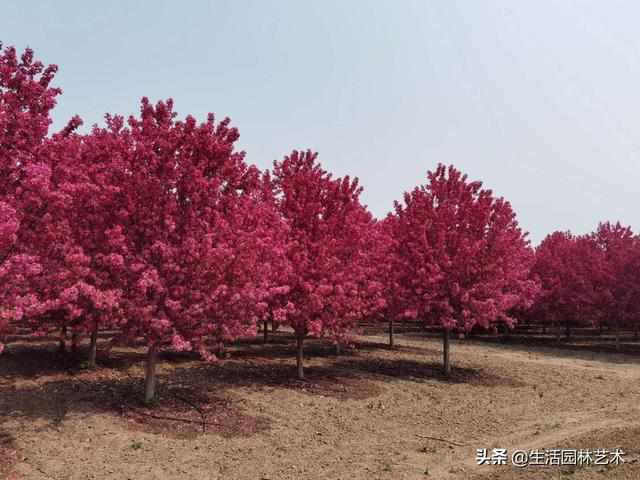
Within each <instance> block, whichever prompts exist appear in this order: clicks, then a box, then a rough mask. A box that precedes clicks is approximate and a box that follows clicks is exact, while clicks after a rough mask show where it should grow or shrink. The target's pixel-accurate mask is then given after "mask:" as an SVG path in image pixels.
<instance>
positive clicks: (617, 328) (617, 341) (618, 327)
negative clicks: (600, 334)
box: [614, 318, 620, 350]
mask: <svg viewBox="0 0 640 480" xmlns="http://www.w3.org/2000/svg"><path fill="white" fill-rule="evenodd" d="M614 326H615V330H616V350H620V324H619V323H618V319H617V318H616V323H615V325H614Z"/></svg>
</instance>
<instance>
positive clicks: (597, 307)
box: [532, 232, 611, 341]
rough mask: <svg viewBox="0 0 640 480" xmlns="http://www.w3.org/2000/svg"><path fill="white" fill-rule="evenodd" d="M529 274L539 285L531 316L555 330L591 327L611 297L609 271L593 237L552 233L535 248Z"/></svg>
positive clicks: (557, 332) (557, 333)
mask: <svg viewBox="0 0 640 480" xmlns="http://www.w3.org/2000/svg"><path fill="white" fill-rule="evenodd" d="M532 273H533V274H534V275H536V276H537V278H538V279H539V282H540V285H541V292H540V295H539V296H538V297H537V299H536V301H535V303H534V305H533V306H532V315H534V316H535V317H536V318H537V319H538V320H539V321H541V322H543V323H547V324H551V325H555V327H556V338H557V340H558V341H560V325H561V323H562V322H564V323H565V326H566V332H567V333H566V336H567V339H569V336H570V334H569V325H570V324H571V323H577V324H582V325H594V324H596V323H597V322H598V321H599V319H600V318H601V316H602V314H603V312H604V310H603V307H604V306H605V305H606V304H607V303H608V301H609V298H610V282H611V271H610V268H609V265H608V264H607V262H606V257H605V255H603V253H602V251H601V250H600V249H599V248H598V245H597V243H596V241H595V240H594V238H593V237H592V236H578V237H576V236H574V235H572V234H571V233H570V232H554V233H552V234H550V235H548V236H547V237H546V238H545V239H544V240H543V241H542V242H541V243H540V245H539V246H538V247H537V248H536V254H535V262H534V265H533V267H532Z"/></svg>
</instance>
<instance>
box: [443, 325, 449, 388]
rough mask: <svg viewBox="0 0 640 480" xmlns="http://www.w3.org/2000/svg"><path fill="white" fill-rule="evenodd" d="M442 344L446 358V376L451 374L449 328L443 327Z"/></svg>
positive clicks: (444, 357) (444, 358)
mask: <svg viewBox="0 0 640 480" xmlns="http://www.w3.org/2000/svg"><path fill="white" fill-rule="evenodd" d="M442 333H443V335H442V346H443V360H444V374H445V376H447V377H448V376H449V375H451V358H450V356H449V330H447V329H446V328H445V329H443V332H442Z"/></svg>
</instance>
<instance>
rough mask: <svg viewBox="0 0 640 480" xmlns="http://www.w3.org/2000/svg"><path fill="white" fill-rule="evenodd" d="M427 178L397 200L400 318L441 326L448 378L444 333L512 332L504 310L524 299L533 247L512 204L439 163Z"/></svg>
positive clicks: (529, 291) (530, 288)
mask: <svg viewBox="0 0 640 480" xmlns="http://www.w3.org/2000/svg"><path fill="white" fill-rule="evenodd" d="M427 178H428V182H427V184H426V185H424V186H420V187H416V188H415V189H414V190H413V191H412V192H410V193H405V197H404V203H405V204H404V205H402V204H400V203H399V202H396V203H395V212H396V216H397V227H396V238H397V252H396V255H397V256H398V257H399V259H400V262H401V264H400V267H401V268H400V272H399V278H398V282H399V283H400V284H401V285H402V287H403V289H405V291H406V295H405V297H404V298H403V301H404V312H403V314H404V315H405V316H407V317H410V318H413V319H416V318H422V319H424V320H425V321H427V322H429V323H432V324H433V323H436V322H438V323H439V324H440V325H441V327H442V330H443V338H444V372H445V374H447V375H448V374H449V373H450V371H451V367H450V359H449V332H451V331H457V332H458V333H459V334H460V335H464V334H465V333H466V332H469V331H470V330H471V329H472V328H473V327H474V326H475V325H479V326H480V327H482V328H485V329H488V328H491V327H493V326H494V325H495V324H496V322H498V321H503V322H505V323H506V324H507V325H508V326H509V327H512V326H513V323H514V319H513V318H512V317H511V316H510V315H509V312H510V310H511V309H513V308H514V307H517V306H519V305H523V304H526V303H528V302H529V301H530V296H531V294H532V292H533V291H534V290H535V285H534V283H533V282H532V281H531V280H530V279H529V276H528V272H529V267H530V264H531V261H532V250H531V248H530V247H529V242H528V240H527V238H526V234H525V233H523V232H522V231H521V230H520V228H519V226H518V222H517V221H516V218H515V214H514V212H513V210H512V209H511V205H510V204H509V203H508V202H506V201H505V200H503V199H502V198H495V197H494V196H493V194H492V192H491V190H485V189H482V183H481V182H477V181H476V182H469V181H468V180H467V176H466V175H463V174H462V173H460V172H459V171H458V170H456V169H455V168H454V167H453V166H449V167H445V166H444V165H439V166H438V168H437V169H436V170H435V171H434V172H428V173H427Z"/></svg>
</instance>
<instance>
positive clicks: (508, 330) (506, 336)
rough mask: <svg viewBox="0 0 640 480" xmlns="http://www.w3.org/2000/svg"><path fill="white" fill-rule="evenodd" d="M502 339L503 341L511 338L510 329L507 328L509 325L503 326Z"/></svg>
mask: <svg viewBox="0 0 640 480" xmlns="http://www.w3.org/2000/svg"><path fill="white" fill-rule="evenodd" d="M503 331H504V339H505V340H509V339H510V338H511V329H510V328H509V325H507V324H506V322H505V324H504V330H503Z"/></svg>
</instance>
